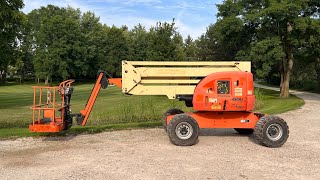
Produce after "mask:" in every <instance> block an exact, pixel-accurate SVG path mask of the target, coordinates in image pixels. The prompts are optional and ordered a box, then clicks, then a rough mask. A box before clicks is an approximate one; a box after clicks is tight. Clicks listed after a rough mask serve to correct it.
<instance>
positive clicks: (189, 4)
mask: <svg viewBox="0 0 320 180" xmlns="http://www.w3.org/2000/svg"><path fill="white" fill-rule="evenodd" d="M220 1H221V0H220ZM202 2H203V3H202ZM108 3H112V4H108ZM48 4H53V5H56V6H59V7H66V6H71V7H73V8H79V9H80V10H81V11H82V12H86V11H92V12H94V13H95V14H96V15H97V16H100V21H101V22H102V23H105V24H107V25H109V26H111V25H115V26H118V27H120V26H121V25H127V26H128V27H129V28H133V27H134V26H135V25H137V24H138V23H141V24H142V25H144V26H145V27H146V28H147V29H148V28H150V27H151V26H155V25H156V22H158V21H161V22H171V21H172V18H175V19H176V21H175V22H176V27H178V31H179V32H180V33H181V35H182V36H183V37H184V38H186V37H187V35H188V34H190V35H191V36H192V37H193V38H194V39H196V38H197V37H199V36H200V35H201V34H203V33H204V32H205V31H206V27H207V26H208V25H209V24H210V23H213V21H214V20H215V18H214V16H212V14H214V13H213V12H214V5H213V1H212V0H210V1H202V0H195V1H182V0H177V1H171V2H170V3H167V2H164V1H163V0H86V1H81V0H40V1H35V0H25V7H24V8H23V11H24V12H25V13H29V12H30V11H31V10H33V9H36V8H40V6H47V5H48ZM104 4H105V5H104ZM135 5H144V6H147V7H149V10H151V11H152V15H151V14H148V13H146V12H144V9H137V8H135ZM209 5H211V6H212V10H210V8H208V6H209ZM153 12H157V13H158V14H157V13H155V14H153ZM203 13H206V14H207V15H206V16H204V15H203ZM162 14H163V15H162ZM208 14H209V16H210V17H211V16H212V20H211V19H208V17H207V16H208Z"/></svg>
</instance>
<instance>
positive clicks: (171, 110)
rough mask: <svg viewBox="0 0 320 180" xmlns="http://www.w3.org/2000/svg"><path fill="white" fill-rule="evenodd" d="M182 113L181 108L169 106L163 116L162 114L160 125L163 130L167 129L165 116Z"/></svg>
mask: <svg viewBox="0 0 320 180" xmlns="http://www.w3.org/2000/svg"><path fill="white" fill-rule="evenodd" d="M182 113H184V112H183V111H182V110H181V109H178V108H171V109H169V110H167V111H166V112H165V113H164V114H163V116H162V119H161V120H162V126H163V128H164V130H165V131H167V117H168V116H171V115H176V114H182Z"/></svg>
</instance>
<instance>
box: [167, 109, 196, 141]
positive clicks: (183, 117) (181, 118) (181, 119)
mask: <svg viewBox="0 0 320 180" xmlns="http://www.w3.org/2000/svg"><path fill="white" fill-rule="evenodd" d="M180 123H188V124H189V125H191V127H192V134H191V136H190V137H189V138H188V139H181V138H179V137H178V135H177V134H176V127H177V125H179V124H180ZM167 131H168V136H169V140H170V142H171V143H172V144H175V145H177V146H192V145H194V144H196V143H197V142H198V137H199V131H200V130H199V125H198V123H197V121H196V120H195V119H194V118H193V117H191V116H189V115H187V114H184V113H183V114H176V115H175V116H174V117H173V118H172V119H171V121H170V123H169V124H168V126H167Z"/></svg>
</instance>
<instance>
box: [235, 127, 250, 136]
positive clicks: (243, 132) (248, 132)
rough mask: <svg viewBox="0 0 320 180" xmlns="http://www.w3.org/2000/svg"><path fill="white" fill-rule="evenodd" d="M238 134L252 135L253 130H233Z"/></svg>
mask: <svg viewBox="0 0 320 180" xmlns="http://www.w3.org/2000/svg"><path fill="white" fill-rule="evenodd" d="M234 130H236V131H237V132H238V133H239V134H248V135H249V134H252V133H253V129H246V128H234Z"/></svg>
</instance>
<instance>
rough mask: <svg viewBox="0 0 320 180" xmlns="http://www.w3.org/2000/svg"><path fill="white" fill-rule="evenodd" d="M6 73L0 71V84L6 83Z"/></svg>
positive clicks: (3, 70)
mask: <svg viewBox="0 0 320 180" xmlns="http://www.w3.org/2000/svg"><path fill="white" fill-rule="evenodd" d="M6 76H7V71H6V70H5V69H2V70H0V83H5V82H6Z"/></svg>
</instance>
